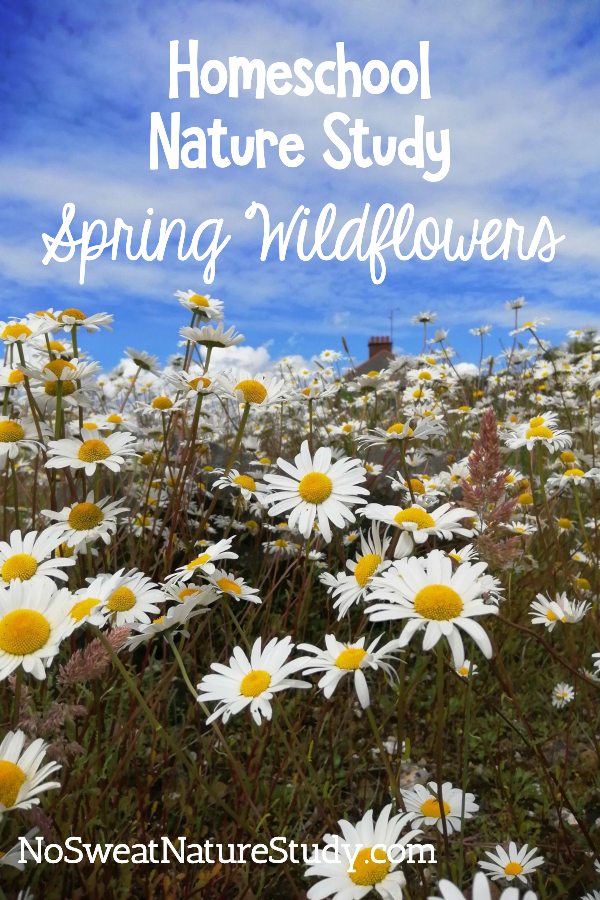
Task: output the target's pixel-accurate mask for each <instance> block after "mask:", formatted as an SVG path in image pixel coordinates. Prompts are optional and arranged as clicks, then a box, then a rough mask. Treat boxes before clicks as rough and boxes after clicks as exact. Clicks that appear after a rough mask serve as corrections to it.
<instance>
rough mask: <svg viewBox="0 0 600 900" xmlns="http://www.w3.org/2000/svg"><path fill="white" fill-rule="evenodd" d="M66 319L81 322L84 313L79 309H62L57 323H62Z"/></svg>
mask: <svg viewBox="0 0 600 900" xmlns="http://www.w3.org/2000/svg"><path fill="white" fill-rule="evenodd" d="M67 318H68V319H77V320H78V321H79V322H83V320H84V319H85V313H83V312H81V310H80V309H74V308H73V309H64V310H63V311H62V312H61V314H60V316H59V317H58V321H59V322H64V321H65V319H67Z"/></svg>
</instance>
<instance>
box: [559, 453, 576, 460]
mask: <svg viewBox="0 0 600 900" xmlns="http://www.w3.org/2000/svg"><path fill="white" fill-rule="evenodd" d="M560 459H561V462H564V463H572V462H575V454H574V453H573V451H572V450H563V452H562V453H561V454H560Z"/></svg>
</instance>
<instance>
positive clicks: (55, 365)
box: [43, 359, 75, 378]
mask: <svg viewBox="0 0 600 900" xmlns="http://www.w3.org/2000/svg"><path fill="white" fill-rule="evenodd" d="M74 368H75V366H74V365H73V363H70V362H67V360H66V359H52V360H50V362H47V363H46V365H45V366H44V369H43V371H44V372H46V371H48V372H51V373H52V375H55V376H56V377H57V378H60V376H61V375H62V373H63V372H64V371H65V369H70V370H71V371H72V370H73V369H74Z"/></svg>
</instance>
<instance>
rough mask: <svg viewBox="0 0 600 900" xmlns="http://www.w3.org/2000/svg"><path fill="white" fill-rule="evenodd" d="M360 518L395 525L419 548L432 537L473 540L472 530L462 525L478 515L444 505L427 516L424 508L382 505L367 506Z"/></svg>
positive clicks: (361, 511) (468, 510)
mask: <svg viewBox="0 0 600 900" xmlns="http://www.w3.org/2000/svg"><path fill="white" fill-rule="evenodd" d="M360 513H361V515H363V516H366V517H367V518H368V519H373V520H374V521H376V522H384V523H385V524H386V525H395V526H396V527H397V528H402V529H403V531H407V532H408V533H409V534H410V536H411V537H412V539H413V541H414V542H415V543H416V544H424V543H425V541H426V540H428V538H429V536H430V535H436V536H437V537H440V538H444V540H447V541H449V540H451V539H452V537H453V536H454V535H460V536H462V537H471V535H472V533H473V532H472V530H471V529H468V528H464V527H463V526H462V525H459V522H460V521H461V520H462V519H471V518H472V517H473V516H474V515H475V513H474V512H473V510H472V509H462V508H461V507H460V506H456V507H454V508H453V507H452V506H451V504H450V503H444V504H443V505H442V506H438V507H437V509H432V510H430V511H429V512H426V511H425V510H424V509H423V508H422V507H421V506H409V507H408V509H402V507H401V506H382V505H381V504H379V503H367V505H366V506H364V507H363V508H362V509H361V510H360Z"/></svg>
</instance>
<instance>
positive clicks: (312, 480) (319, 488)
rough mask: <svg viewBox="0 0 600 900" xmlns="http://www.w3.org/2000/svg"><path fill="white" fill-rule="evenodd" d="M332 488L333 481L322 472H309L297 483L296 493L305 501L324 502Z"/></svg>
mask: <svg viewBox="0 0 600 900" xmlns="http://www.w3.org/2000/svg"><path fill="white" fill-rule="evenodd" d="M332 490H333V481H332V480H331V478H330V477H329V476H328V475H323V473H322V472H309V473H308V475H305V476H304V478H303V479H302V481H301V482H300V484H299V485H298V493H299V494H300V496H301V497H302V499H303V500H305V501H306V502H307V503H315V504H318V503H324V502H325V500H327V498H328V497H329V496H330V494H331V492H332Z"/></svg>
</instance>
